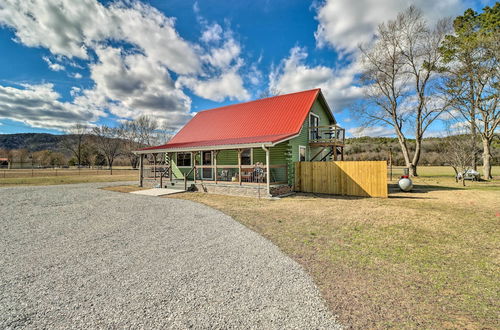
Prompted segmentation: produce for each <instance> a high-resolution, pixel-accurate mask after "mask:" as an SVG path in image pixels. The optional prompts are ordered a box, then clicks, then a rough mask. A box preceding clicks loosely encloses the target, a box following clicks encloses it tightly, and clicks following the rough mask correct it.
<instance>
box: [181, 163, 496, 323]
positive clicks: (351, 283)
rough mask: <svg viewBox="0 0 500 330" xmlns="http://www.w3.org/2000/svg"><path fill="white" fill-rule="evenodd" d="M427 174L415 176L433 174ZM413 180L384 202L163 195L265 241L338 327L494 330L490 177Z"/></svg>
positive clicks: (493, 187) (492, 190) (492, 189)
mask: <svg viewBox="0 0 500 330" xmlns="http://www.w3.org/2000/svg"><path fill="white" fill-rule="evenodd" d="M428 170H430V171H429V172H427V173H426V172H425V171H423V170H422V171H421V173H422V175H423V176H425V174H428V173H436V171H437V170H436V169H430V168H429V169H428ZM441 173H446V172H444V171H443V172H441ZM415 182H416V189H415V190H414V191H413V192H412V193H401V192H393V193H391V195H390V198H387V199H380V198H349V197H336V196H314V195H295V196H293V197H288V198H283V199H280V200H274V201H272V200H264V199H262V200H258V199H253V198H245V197H229V196H219V195H207V194H203V193H186V194H181V195H176V196H172V198H184V199H189V200H193V201H197V202H200V203H204V204H206V205H209V206H212V207H214V208H217V209H219V210H221V211H223V212H225V213H227V214H229V215H231V216H232V217H234V218H235V219H236V220H238V221H240V222H241V223H243V224H245V225H246V226H248V227H249V228H251V229H253V230H255V231H256V232H258V233H260V234H261V235H263V236H265V237H267V238H268V239H270V240H271V241H273V242H274V243H275V244H276V245H277V246H279V247H280V249H281V250H282V251H284V252H285V253H287V254H288V255H289V256H291V257H292V258H294V259H295V260H296V261H298V262H299V263H300V264H302V265H303V266H304V268H305V269H306V270H307V271H308V272H309V273H310V274H311V275H312V276H313V278H314V279H315V282H316V283H317V284H318V286H319V288H320V289H321V292H322V294H323V296H324V297H325V299H326V300H327V302H328V304H329V306H330V307H331V309H332V311H333V312H334V313H335V314H337V315H338V316H339V321H340V322H341V323H342V324H344V325H346V326H350V327H354V328H387V327H396V328H477V329H480V328H489V329H494V328H499V327H500V322H499V320H500V314H499V311H500V294H499V287H500V277H499V276H500V266H499V265H500V254H499V247H500V182H499V181H495V182H479V183H471V184H470V185H469V186H468V187H466V188H462V187H461V186H460V184H456V183H455V182H454V180H453V179H452V178H450V177H434V178H429V177H423V178H419V179H416V180H415ZM468 184H469V183H468Z"/></svg>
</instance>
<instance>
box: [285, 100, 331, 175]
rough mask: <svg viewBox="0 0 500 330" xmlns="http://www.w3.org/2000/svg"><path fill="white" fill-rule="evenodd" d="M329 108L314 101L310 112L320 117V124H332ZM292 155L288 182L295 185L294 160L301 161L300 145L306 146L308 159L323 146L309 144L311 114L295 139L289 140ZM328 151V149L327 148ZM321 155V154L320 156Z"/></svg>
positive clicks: (289, 162) (289, 163)
mask: <svg viewBox="0 0 500 330" xmlns="http://www.w3.org/2000/svg"><path fill="white" fill-rule="evenodd" d="M328 111H330V110H328V109H326V108H325V107H324V106H323V105H322V104H321V102H319V101H318V100H316V101H314V103H313V106H312V107H311V111H310V113H314V114H315V115H317V116H318V117H319V125H320V126H323V125H331V124H333V122H332V121H331V119H330V117H329V115H328ZM288 144H289V150H290V156H289V161H288V184H290V185H293V181H294V178H295V166H294V162H298V161H299V146H305V147H306V160H310V159H311V157H313V156H314V155H315V154H316V153H317V152H318V151H320V150H321V148H311V147H310V146H309V114H308V115H307V118H306V120H305V121H304V123H303V124H302V128H301V130H300V134H299V135H298V136H296V137H294V138H293V139H291V140H289V141H288ZM325 152H326V150H325ZM318 157H319V156H318Z"/></svg>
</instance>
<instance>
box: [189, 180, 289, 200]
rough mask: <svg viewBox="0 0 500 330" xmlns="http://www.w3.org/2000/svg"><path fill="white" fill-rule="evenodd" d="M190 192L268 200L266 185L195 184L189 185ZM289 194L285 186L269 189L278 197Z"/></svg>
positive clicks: (287, 187)
mask: <svg viewBox="0 0 500 330" xmlns="http://www.w3.org/2000/svg"><path fill="white" fill-rule="evenodd" d="M191 189H192V191H199V192H205V193H209V194H219V195H232V196H246V197H255V198H258V197H261V198H268V197H270V196H268V195H267V191H266V185H261V186H260V188H259V186H253V185H252V186H249V185H248V186H245V185H242V186H240V185H229V184H217V185H215V184H202V183H196V184H194V183H193V184H192V185H191ZM285 190H286V193H288V192H291V188H290V187H289V186H287V185H283V186H273V187H271V195H272V196H278V195H283V194H285V193H284V191H285Z"/></svg>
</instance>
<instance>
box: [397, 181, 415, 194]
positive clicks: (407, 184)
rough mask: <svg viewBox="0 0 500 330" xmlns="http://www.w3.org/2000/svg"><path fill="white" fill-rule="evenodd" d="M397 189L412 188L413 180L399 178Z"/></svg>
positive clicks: (408, 189)
mask: <svg viewBox="0 0 500 330" xmlns="http://www.w3.org/2000/svg"><path fill="white" fill-rule="evenodd" d="M398 185H399V189H401V190H402V191H406V192H408V191H410V190H411V189H412V188H413V182H411V180H410V179H409V178H401V179H399V182H398Z"/></svg>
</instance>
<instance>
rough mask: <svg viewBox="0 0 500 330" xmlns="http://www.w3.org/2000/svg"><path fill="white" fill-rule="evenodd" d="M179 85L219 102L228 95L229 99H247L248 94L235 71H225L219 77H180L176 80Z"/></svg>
mask: <svg viewBox="0 0 500 330" xmlns="http://www.w3.org/2000/svg"><path fill="white" fill-rule="evenodd" d="M177 84H178V85H179V86H186V87H188V88H189V89H191V90H192V91H193V92H194V93H195V94H196V95H198V96H201V97H203V98H206V99H209V100H212V101H216V102H220V101H223V100H224V98H226V97H229V99H231V100H247V99H249V98H250V94H249V93H248V91H247V90H246V89H245V88H244V87H243V79H242V78H241V77H240V75H238V74H237V73H236V72H231V71H229V72H226V73H224V74H222V75H220V76H219V77H215V78H212V79H207V80H199V79H196V78H190V77H181V78H179V79H178V80H177Z"/></svg>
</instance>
